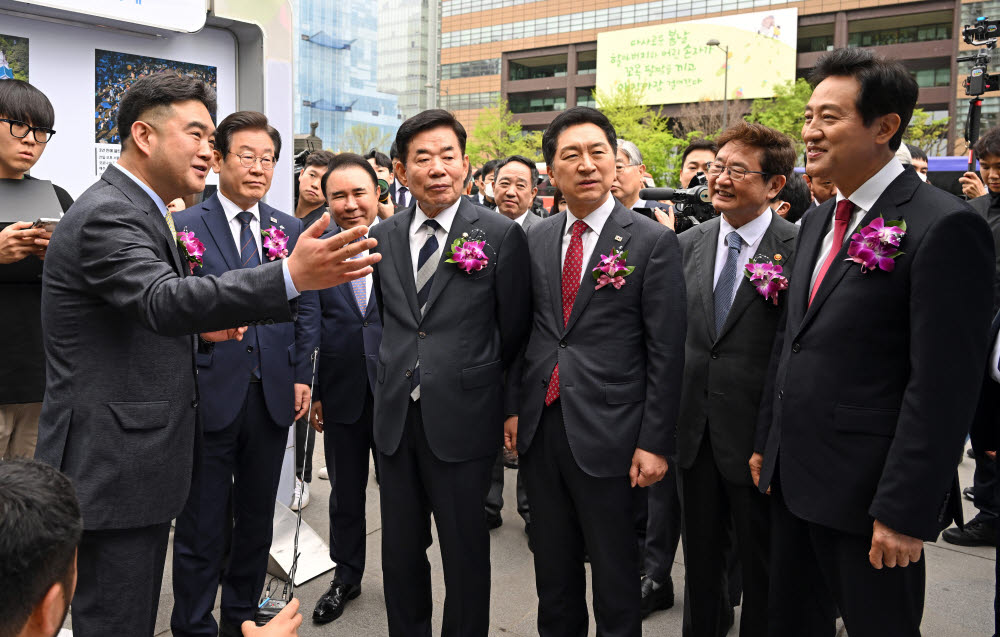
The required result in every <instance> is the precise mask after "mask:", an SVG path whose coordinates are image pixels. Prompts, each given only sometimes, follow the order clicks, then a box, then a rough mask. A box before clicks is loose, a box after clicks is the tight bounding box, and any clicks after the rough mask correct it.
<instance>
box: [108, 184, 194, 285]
mask: <svg viewBox="0 0 1000 637" xmlns="http://www.w3.org/2000/svg"><path fill="white" fill-rule="evenodd" d="M101 177H102V179H104V181H106V182H108V183H109V184H111V185H112V186H114V187H116V188H118V190H120V191H121V192H122V194H123V195H125V196H126V197H127V198H128V200H129V201H131V202H132V204H133V205H135V206H136V207H137V208H139V209H140V210H142V211H143V212H145V213H146V214H147V215H150V216H151V217H152V218H153V225H154V226H156V228H157V229H158V230H159V231H160V234H161V235H162V236H163V239H164V240H165V241H166V242H167V248H168V249H167V254H169V255H170V261H171V263H173V265H174V269H175V270H176V271H177V273H178V274H180V275H181V276H182V277H184V276H187V275H188V274H189V273H190V269H189V268H188V266H187V265H186V263H185V262H184V260H182V259H181V252H180V251H181V248H180V246H179V245H177V237H176V236H174V235H173V234H172V233H171V232H170V226H168V225H167V220H166V218H165V217H164V216H163V213H162V212H160V209H159V208H157V207H156V203H155V202H154V201H153V200H152V198H150V196H149V195H148V194H147V193H146V191H144V190H143V189H142V188H140V187H139V185H138V184H137V183H135V182H134V181H132V180H131V179H130V178H129V177H128V176H127V175H126V174H125V173H123V172H122V171H120V170H118V168H116V167H115V166H114V164H112V165H111V166H108V168H107V169H105V171H104V174H103V175H102V176H101Z"/></svg>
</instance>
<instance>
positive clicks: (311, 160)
mask: <svg viewBox="0 0 1000 637" xmlns="http://www.w3.org/2000/svg"><path fill="white" fill-rule="evenodd" d="M331 159H333V153H331V152H330V151H328V150H314V151H313V152H311V153H309V154H308V155H306V163H305V165H304V166H302V168H303V169H305V168H308V167H309V166H323V167H325V166H326V165H327V164H329V163H330V160H331Z"/></svg>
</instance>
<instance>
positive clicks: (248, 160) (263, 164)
mask: <svg viewBox="0 0 1000 637" xmlns="http://www.w3.org/2000/svg"><path fill="white" fill-rule="evenodd" d="M229 154H230V155H236V153H233V152H231V153H229ZM236 156H237V157H239V158H240V165H242V166H243V167H244V168H253V165H254V164H256V163H257V162H258V161H259V162H260V169H261V170H263V171H264V172H271V171H272V170H274V157H271V156H269V155H264V156H263V157H257V156H256V155H254V154H253V153H243V154H242V155H236Z"/></svg>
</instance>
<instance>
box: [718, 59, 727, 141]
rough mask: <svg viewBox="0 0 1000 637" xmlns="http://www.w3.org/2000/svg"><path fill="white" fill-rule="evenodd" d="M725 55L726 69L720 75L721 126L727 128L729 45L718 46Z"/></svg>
mask: <svg viewBox="0 0 1000 637" xmlns="http://www.w3.org/2000/svg"><path fill="white" fill-rule="evenodd" d="M719 48H720V49H722V52H723V54H724V55H725V56H726V69H725V72H724V73H723V76H722V78H723V79H722V128H723V130H725V129H726V128H729V47H728V46H727V47H725V48H723V47H721V46H720V47H719Z"/></svg>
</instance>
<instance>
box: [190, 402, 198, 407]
mask: <svg viewBox="0 0 1000 637" xmlns="http://www.w3.org/2000/svg"><path fill="white" fill-rule="evenodd" d="M191 406H192V407H194V408H195V409H197V408H198V401H197V400H192V401H191Z"/></svg>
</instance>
